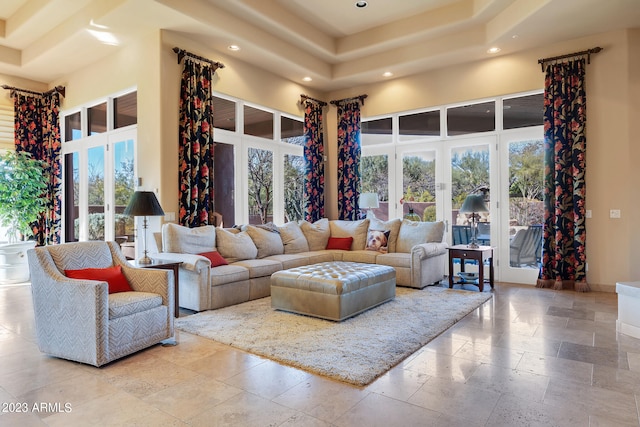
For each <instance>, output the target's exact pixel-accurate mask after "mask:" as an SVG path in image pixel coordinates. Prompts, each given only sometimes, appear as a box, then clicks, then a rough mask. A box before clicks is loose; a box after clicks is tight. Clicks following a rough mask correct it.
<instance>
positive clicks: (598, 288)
mask: <svg viewBox="0 0 640 427" xmlns="http://www.w3.org/2000/svg"><path fill="white" fill-rule="evenodd" d="M587 283H588V282H587ZM589 288H590V289H591V290H592V291H595V292H612V293H615V292H616V285H615V283H614V284H613V285H608V284H604V285H603V284H597V283H596V284H594V283H589Z"/></svg>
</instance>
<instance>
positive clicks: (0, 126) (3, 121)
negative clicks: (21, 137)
mask: <svg viewBox="0 0 640 427" xmlns="http://www.w3.org/2000/svg"><path fill="white" fill-rule="evenodd" d="M14 146H15V143H14V136H13V104H11V105H0V149H2V148H9V149H12V148H13V147H14Z"/></svg>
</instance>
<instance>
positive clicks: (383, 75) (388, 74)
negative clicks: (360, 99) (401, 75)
mask: <svg viewBox="0 0 640 427" xmlns="http://www.w3.org/2000/svg"><path fill="white" fill-rule="evenodd" d="M391 76H393V73H392V72H391V71H385V72H384V73H382V77H391Z"/></svg>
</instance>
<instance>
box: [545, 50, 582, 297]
mask: <svg viewBox="0 0 640 427" xmlns="http://www.w3.org/2000/svg"><path fill="white" fill-rule="evenodd" d="M584 78H585V60H584V58H582V59H576V60H571V61H569V62H564V63H557V64H552V65H548V66H547V68H546V76H545V92H544V106H545V111H544V145H545V177H544V211H545V212H544V243H543V257H542V269H541V271H540V278H539V279H538V283H537V286H538V287H546V288H550V287H553V288H554V289H558V290H559V289H575V290H577V291H583V292H586V291H589V285H588V284H587V280H586V251H585V240H586V229H585V166H586V162H585V154H586V135H585V126H586V93H585V86H584Z"/></svg>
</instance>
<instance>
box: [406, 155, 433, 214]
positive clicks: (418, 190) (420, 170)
mask: <svg viewBox="0 0 640 427" xmlns="http://www.w3.org/2000/svg"><path fill="white" fill-rule="evenodd" d="M401 204H402V216H407V215H409V216H411V217H412V218H414V219H415V220H419V221H435V220H436V152H435V150H434V151H415V152H405V153H403V154H402V195H401ZM408 218H410V217H408Z"/></svg>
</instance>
